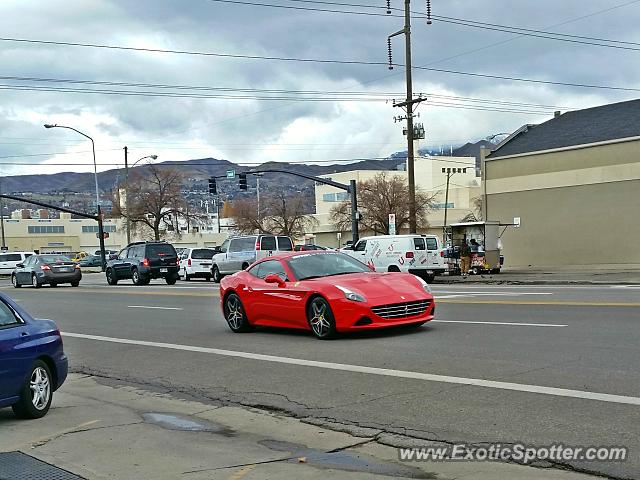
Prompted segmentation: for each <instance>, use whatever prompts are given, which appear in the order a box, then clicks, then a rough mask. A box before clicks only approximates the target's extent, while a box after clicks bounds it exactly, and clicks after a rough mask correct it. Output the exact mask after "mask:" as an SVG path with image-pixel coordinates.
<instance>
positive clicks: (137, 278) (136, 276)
mask: <svg viewBox="0 0 640 480" xmlns="http://www.w3.org/2000/svg"><path fill="white" fill-rule="evenodd" d="M131 281H132V282H133V284H134V285H146V284H145V279H144V278H143V276H142V275H140V273H139V272H138V269H137V268H134V269H133V271H132V272H131Z"/></svg>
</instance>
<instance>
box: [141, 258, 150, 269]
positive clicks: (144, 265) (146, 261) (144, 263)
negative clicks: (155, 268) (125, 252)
mask: <svg viewBox="0 0 640 480" xmlns="http://www.w3.org/2000/svg"><path fill="white" fill-rule="evenodd" d="M142 266H143V267H148V266H149V259H148V258H143V259H142Z"/></svg>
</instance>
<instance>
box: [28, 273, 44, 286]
mask: <svg viewBox="0 0 640 480" xmlns="http://www.w3.org/2000/svg"><path fill="white" fill-rule="evenodd" d="M31 285H33V288H40V287H41V286H42V285H41V284H40V283H39V282H38V277H36V274H35V273H33V274H31Z"/></svg>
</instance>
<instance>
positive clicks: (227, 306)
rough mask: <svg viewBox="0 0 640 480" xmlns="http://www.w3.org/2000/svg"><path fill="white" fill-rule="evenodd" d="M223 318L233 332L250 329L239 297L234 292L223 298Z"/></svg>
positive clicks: (242, 331)
mask: <svg viewBox="0 0 640 480" xmlns="http://www.w3.org/2000/svg"><path fill="white" fill-rule="evenodd" d="M224 318H225V319H226V320H227V323H228V324H229V328H230V329H231V330H232V331H233V332H235V333H244V332H249V331H251V330H252V327H251V324H250V323H249V320H247V314H246V313H245V310H244V307H243V306H242V302H241V301H240V297H239V296H238V295H237V294H235V293H230V294H229V295H228V296H227V298H225V300H224Z"/></svg>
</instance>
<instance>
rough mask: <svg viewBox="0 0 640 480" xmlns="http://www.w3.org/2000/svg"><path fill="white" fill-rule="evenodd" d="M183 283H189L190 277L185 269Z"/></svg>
mask: <svg viewBox="0 0 640 480" xmlns="http://www.w3.org/2000/svg"><path fill="white" fill-rule="evenodd" d="M184 281H185V282H190V281H191V277H190V276H189V274H188V273H187V269H186V268H185V269H184Z"/></svg>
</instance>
